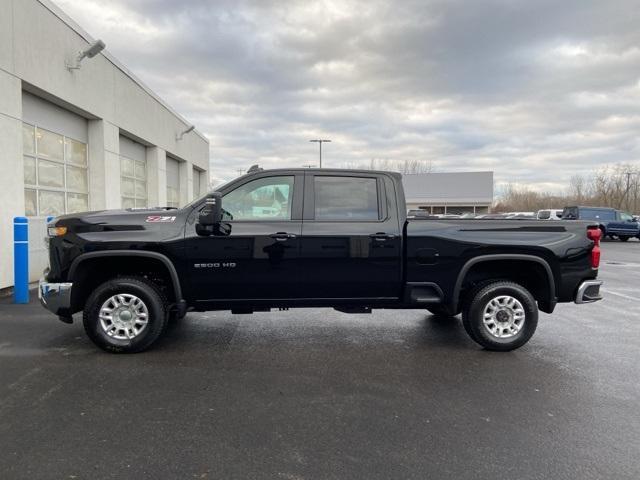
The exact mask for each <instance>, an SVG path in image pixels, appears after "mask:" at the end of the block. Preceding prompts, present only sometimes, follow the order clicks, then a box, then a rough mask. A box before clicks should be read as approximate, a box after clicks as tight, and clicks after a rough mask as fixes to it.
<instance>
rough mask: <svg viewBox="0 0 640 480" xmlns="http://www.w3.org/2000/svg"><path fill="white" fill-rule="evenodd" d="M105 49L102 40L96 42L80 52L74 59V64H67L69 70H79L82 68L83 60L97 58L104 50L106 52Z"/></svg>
mask: <svg viewBox="0 0 640 480" xmlns="http://www.w3.org/2000/svg"><path fill="white" fill-rule="evenodd" d="M104 47H106V45H105V44H104V42H103V41H102V40H96V41H95V42H93V43H92V44H91V45H89V46H88V47H87V48H85V49H84V50H80V51H79V52H78V54H77V55H76V57H75V58H74V60H73V63H70V62H67V63H66V65H67V68H68V69H69V70H78V69H79V68H80V62H82V59H83V58H93V57H95V56H96V55H97V54H99V53H100V52H101V51H102V50H104Z"/></svg>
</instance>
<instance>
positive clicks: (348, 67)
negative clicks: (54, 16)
mask: <svg viewBox="0 0 640 480" xmlns="http://www.w3.org/2000/svg"><path fill="white" fill-rule="evenodd" d="M55 1H56V3H57V4H58V5H59V6H60V7H61V8H62V9H63V10H65V11H66V12H67V13H68V14H69V15H70V16H71V17H72V18H74V19H75V20H76V21H77V22H78V23H79V24H80V25H82V26H83V27H84V28H85V29H86V30H87V31H88V32H89V33H90V34H91V35H92V36H94V37H96V38H102V39H103V40H104V41H105V42H106V44H107V49H108V50H110V51H111V53H112V54H114V55H115V56H116V57H118V58H119V59H120V60H121V61H122V62H123V63H124V64H125V65H126V66H127V67H128V68H130V70H132V71H133V72H134V73H135V74H136V75H137V76H138V77H140V78H141V79H142V80H143V81H144V82H145V83H146V84H147V85H149V86H150V87H151V88H152V89H153V90H154V91H155V92H157V93H158V94H159V95H160V96H161V97H162V98H164V99H165V100H166V101H167V102H168V103H169V104H170V105H172V106H173V107H174V108H175V109H176V110H177V111H179V112H180V113H181V114H183V115H184V116H185V117H186V118H187V119H189V120H190V121H192V122H193V123H195V124H196V126H197V128H198V129H199V130H200V131H201V132H202V133H204V134H205V135H206V136H207V137H208V138H209V140H210V142H211V164H212V175H213V176H214V177H215V178H216V179H218V180H223V179H229V178H232V177H234V176H236V174H237V170H238V169H246V168H247V167H248V166H250V165H252V164H254V163H259V164H260V165H261V166H264V167H286V166H302V165H306V164H314V163H317V144H312V143H309V139H311V138H318V137H322V138H330V139H331V140H332V143H331V144H328V145H326V147H325V149H324V156H323V165H326V166H344V165H356V164H362V165H366V164H369V162H370V161H371V159H389V160H394V161H403V160H407V159H419V160H421V161H424V162H430V163H431V164H432V165H433V169H434V170H435V171H460V170H494V171H495V175H496V181H497V182H498V184H500V183H505V182H513V183H522V184H530V185H532V186H534V188H537V189H540V190H556V191H559V190H562V189H563V188H564V186H565V185H566V182H567V180H568V179H569V177H570V176H571V175H573V174H575V173H577V172H578V173H583V174H584V173H588V172H589V171H591V170H593V169H594V168H597V167H598V166H600V165H605V164H614V163H618V162H640V2H638V0H628V1H617V0H606V1H602V0H600V1H589V0H562V1H547V0H535V1H532V0H523V1H520V0H491V1H468V0H467V1H456V0H449V1H440V0H418V1H410V0H365V1H348V0H326V1H317V2H314V1H311V0H303V1H285V0H270V1H269V0H261V1H254V2H247V1H238V0H208V1H207V0H181V1H175V0H114V1H109V0H55Z"/></svg>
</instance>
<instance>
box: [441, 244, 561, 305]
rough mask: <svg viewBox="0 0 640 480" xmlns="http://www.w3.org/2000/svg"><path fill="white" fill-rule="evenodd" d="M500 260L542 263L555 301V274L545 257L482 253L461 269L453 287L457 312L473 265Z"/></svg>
mask: <svg viewBox="0 0 640 480" xmlns="http://www.w3.org/2000/svg"><path fill="white" fill-rule="evenodd" d="M498 260H518V261H525V262H534V263H537V264H539V265H541V266H542V267H543V268H544V270H545V272H546V273H547V279H548V280H549V299H550V301H551V302H555V301H556V300H555V299H556V281H555V278H554V276H553V272H552V271H551V267H550V266H549V263H547V261H546V260H544V259H543V258H540V257H537V256H535V255H526V254H515V253H513V254H509V253H507V254H495V255H481V256H479V257H474V258H472V259H470V260H468V261H467V262H466V263H465V264H464V265H463V266H462V269H461V270H460V273H459V274H458V278H457V279H456V283H455V286H454V287H453V298H452V307H453V311H454V312H457V311H458V307H459V304H460V291H461V290H462V284H463V282H464V279H465V277H466V276H467V274H468V273H469V270H471V267H473V266H474V265H477V264H478V263H484V262H491V261H498Z"/></svg>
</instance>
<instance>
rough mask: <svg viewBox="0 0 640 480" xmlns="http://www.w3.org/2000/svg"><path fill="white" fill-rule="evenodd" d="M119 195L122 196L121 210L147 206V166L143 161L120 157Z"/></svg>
mask: <svg viewBox="0 0 640 480" xmlns="http://www.w3.org/2000/svg"><path fill="white" fill-rule="evenodd" d="M120 193H121V194H122V208H145V207H146V206H147V165H146V162H145V161H143V160H134V159H133V158H129V157H126V156H123V155H120Z"/></svg>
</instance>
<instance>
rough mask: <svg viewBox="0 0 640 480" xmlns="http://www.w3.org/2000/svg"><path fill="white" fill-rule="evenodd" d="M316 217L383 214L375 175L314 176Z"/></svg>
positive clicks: (352, 217) (372, 218) (353, 217)
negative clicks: (370, 176)
mask: <svg viewBox="0 0 640 480" xmlns="http://www.w3.org/2000/svg"><path fill="white" fill-rule="evenodd" d="M314 187H315V219H316V220H369V221H377V220H378V219H379V218H380V212H379V207H378V185H377V181H376V179H375V178H363V177H329V176H327V177H325V176H316V177H314Z"/></svg>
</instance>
